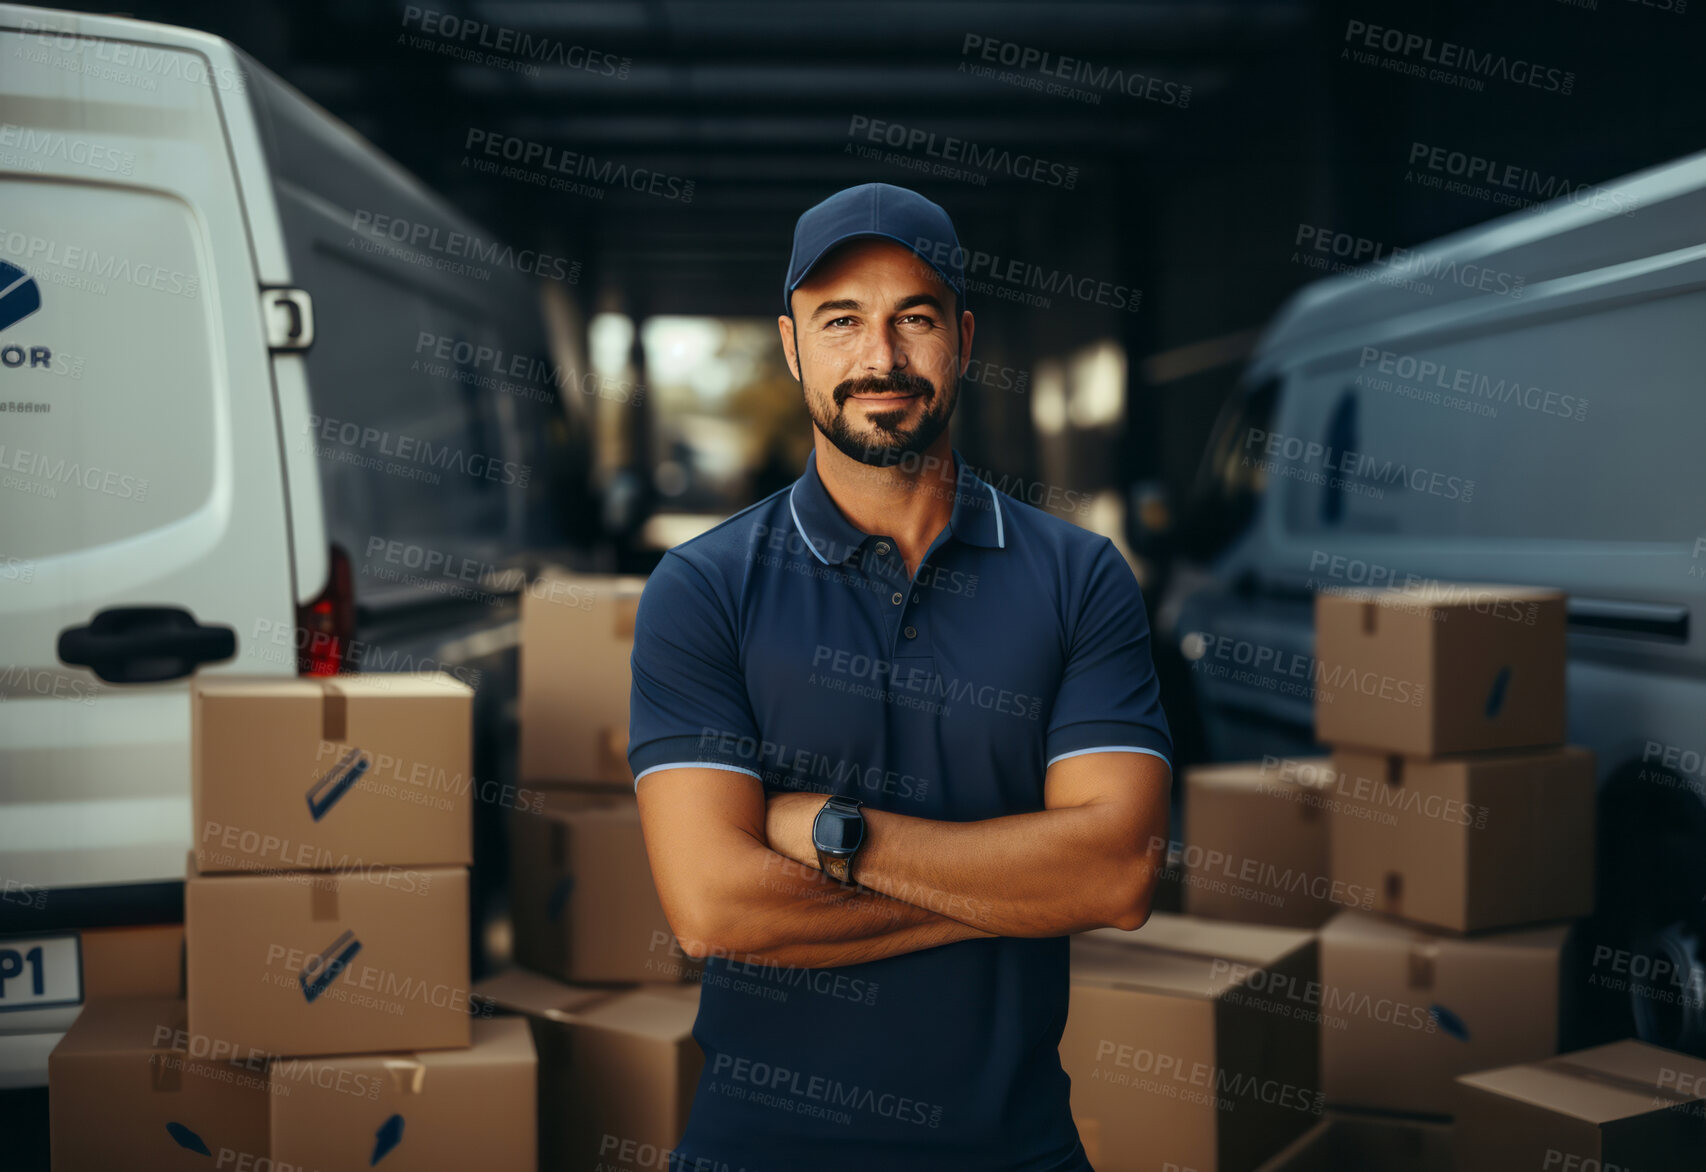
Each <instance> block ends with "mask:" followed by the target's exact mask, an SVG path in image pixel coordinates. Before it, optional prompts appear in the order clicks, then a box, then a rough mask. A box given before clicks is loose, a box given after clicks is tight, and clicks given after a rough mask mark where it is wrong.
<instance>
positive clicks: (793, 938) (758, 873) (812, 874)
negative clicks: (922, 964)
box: [682, 841, 994, 968]
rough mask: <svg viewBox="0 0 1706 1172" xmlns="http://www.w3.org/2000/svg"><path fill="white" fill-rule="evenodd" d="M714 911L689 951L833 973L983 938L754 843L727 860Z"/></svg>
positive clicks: (686, 942) (685, 942)
mask: <svg viewBox="0 0 1706 1172" xmlns="http://www.w3.org/2000/svg"><path fill="white" fill-rule="evenodd" d="M716 887H717V891H716V894H715V899H714V901H710V902H714V904H715V907H716V912H715V915H714V918H713V919H712V923H711V925H710V926H709V927H708V929H707V930H706V931H705V932H704V936H705V939H702V940H683V941H682V944H683V946H684V947H685V948H687V950H688V951H689V952H690V953H693V954H695V955H700V956H727V957H731V958H736V959H740V960H745V961H750V962H752V963H764V962H769V963H774V964H784V965H791V966H798V967H805V968H832V967H835V966H838V965H846V964H857V963H859V962H861V961H868V960H880V959H882V958H884V957H888V956H898V955H900V954H902V953H906V952H915V951H917V950H919V949H921V948H934V947H936V946H937V945H940V944H950V943H953V942H954V941H956V940H968V939H973V938H975V937H983V936H990V935H993V934H994V933H991V932H988V931H984V930H982V929H980V928H978V927H976V926H974V925H969V924H966V923H964V922H963V921H960V920H958V919H955V918H952V917H949V916H945V915H942V914H939V913H937V912H935V911H932V910H930V909H928V908H926V907H921V906H918V905H915V904H912V903H910V902H907V901H904V900H899V899H893V898H890V897H889V896H887V895H883V894H881V893H879V892H876V891H872V890H869V889H867V888H865V887H863V886H854V887H846V886H843V885H842V884H841V883H838V882H836V881H835V880H833V879H830V878H829V877H828V876H826V875H824V874H822V873H821V872H819V871H817V870H816V869H815V868H813V867H810V866H806V865H804V864H802V863H799V862H796V861H794V860H792V859H789V858H787V857H785V856H783V855H781V854H779V853H777V852H776V851H774V850H771V849H770V848H769V847H766V846H762V845H760V844H759V843H757V842H756V841H753V842H752V843H751V845H750V846H749V847H747V848H745V849H742V850H740V851H739V852H737V853H736V854H735V857H733V858H731V859H729V860H727V864H726V870H725V872H724V874H723V875H722V877H721V879H720V880H719V881H718V883H717V884H716Z"/></svg>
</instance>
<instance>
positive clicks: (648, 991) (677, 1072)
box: [475, 969, 705, 1172]
mask: <svg viewBox="0 0 1706 1172" xmlns="http://www.w3.org/2000/svg"><path fill="white" fill-rule="evenodd" d="M698 991H699V987H698V986H697V985H673V986H662V987H659V986H645V987H642V988H640V989H637V990H632V991H626V992H622V991H613V990H609V989H603V990H595V989H584V988H583V989H577V988H574V987H572V986H569V985H563V984H559V983H558V982H556V981H553V980H551V979H549V978H547V977H542V976H539V975H537V974H534V973H528V972H526V971H525V970H521V969H511V970H509V971H508V972H505V973H500V974H499V975H498V976H496V977H493V978H491V979H490V980H486V981H482V982H480V984H479V985H478V986H476V988H475V995H476V997H478V998H480V999H483V1000H489V1001H490V1002H492V1003H493V1004H495V1005H497V1006H498V1007H499V1008H501V1009H504V1010H506V1011H509V1012H512V1013H521V1014H525V1015H526V1016H527V1019H528V1022H529V1024H530V1025H531V1027H532V1029H533V1041H534V1045H535V1046H536V1047H537V1048H538V1051H539V1155H540V1160H539V1167H540V1168H541V1169H543V1170H548V1172H582V1170H587V1169H593V1168H599V1167H606V1168H627V1167H633V1168H662V1167H665V1166H666V1164H667V1155H666V1154H667V1153H668V1152H669V1151H671V1150H672V1149H673V1148H674V1147H675V1145H676V1144H677V1143H678V1142H679V1141H680V1139H681V1133H682V1131H683V1130H684V1129H685V1128H686V1126H687V1115H688V1112H689V1111H690V1110H691V1109H692V1106H693V1092H694V1090H695V1088H696V1087H697V1086H698V1083H699V1075H700V1072H701V1071H702V1070H703V1069H704V1065H705V1057H704V1054H703V1053H702V1052H701V1051H700V1049H699V1044H698V1043H697V1042H695V1041H694V1040H693V1022H694V1019H695V1018H696V1017H697V1016H698V1013H699V999H698Z"/></svg>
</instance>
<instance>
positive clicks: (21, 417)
mask: <svg viewBox="0 0 1706 1172" xmlns="http://www.w3.org/2000/svg"><path fill="white" fill-rule="evenodd" d="M3 188H4V190H5V192H6V194H5V196H4V203H5V207H6V222H5V224H4V225H3V226H0V262H4V263H3V265H0V274H4V277H3V279H0V294H3V295H4V297H5V306H6V308H5V310H4V317H5V320H6V327H5V334H4V335H0V400H4V404H3V405H0V489H3V490H4V491H3V492H0V518H3V520H0V554H3V555H6V556H13V557H48V556H52V555H56V554H63V553H67V552H70V551H73V550H78V549H88V548H93V547H95V546H102V545H109V544H111V543H113V542H115V541H119V540H121V539H123V538H127V537H134V536H136V535H137V534H141V533H146V532H148V531H150V530H154V529H159V528H160V527H162V526H164V525H168V524H170V523H172V522H174V521H178V520H180V519H182V518H184V517H186V516H188V515H189V514H191V513H192V512H194V511H195V510H196V509H197V508H200V507H201V506H203V505H205V504H207V503H208V501H209V499H210V498H211V496H212V495H213V485H214V462H215V460H216V459H217V458H218V455H217V453H220V452H224V451H227V450H228V445H226V444H223V443H216V442H215V440H214V438H213V437H214V430H215V428H217V427H220V426H224V425H225V423H224V420H225V412H224V408H223V406H222V404H223V403H224V401H225V395H226V393H227V392H225V391H224V390H223V389H222V388H221V387H220V385H219V380H220V379H221V378H222V367H221V365H220V364H219V363H216V361H215V355H216V353H217V347H216V346H215V345H214V343H213V340H212V338H211V326H212V323H213V322H214V321H216V320H217V309H216V308H215V307H213V306H210V305H209V304H208V297H209V296H210V292H211V291H210V290H209V288H208V287H207V285H206V281H205V273H204V269H203V263H202V256H201V253H200V252H199V250H198V247H197V241H198V240H199V238H200V237H199V229H198V228H197V226H196V223H195V220H194V213H193V211H192V209H190V208H189V207H187V206H186V205H184V204H183V203H180V202H178V201H176V200H172V199H168V198H165V197H164V196H159V195H154V194H150V193H149V192H146V191H143V190H141V189H139V188H134V187H118V186H111V187H109V186H103V185H97V184H84V183H57V182H51V181H46V180H36V179H22V180H17V179H14V180H11V181H8V182H6V183H5V184H4V185H3ZM32 287H33V288H32ZM38 302H39V304H38ZM31 305H34V306H35V308H33V309H28V308H27V307H28V306H31ZM26 310H27V312H26ZM232 475H233V471H232V470H231V469H226V470H225V471H224V476H225V477H226V478H227V479H229V478H230V477H231V476H232Z"/></svg>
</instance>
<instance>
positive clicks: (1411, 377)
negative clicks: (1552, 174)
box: [1173, 154, 1706, 780]
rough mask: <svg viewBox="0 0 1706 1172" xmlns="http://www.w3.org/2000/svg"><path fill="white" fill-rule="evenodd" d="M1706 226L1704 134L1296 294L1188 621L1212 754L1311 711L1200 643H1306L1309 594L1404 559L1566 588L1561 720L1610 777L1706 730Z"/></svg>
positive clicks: (1272, 652)
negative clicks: (1245, 474)
mask: <svg viewBox="0 0 1706 1172" xmlns="http://www.w3.org/2000/svg"><path fill="white" fill-rule="evenodd" d="M1590 194H1591V200H1590V198H1589V196H1590ZM1702 222H1706V154H1701V155H1695V156H1690V157H1688V158H1685V159H1682V160H1680V161H1678V162H1676V163H1672V164H1668V165H1666V166H1662V167H1656V168H1652V169H1650V170H1647V171H1643V172H1640V173H1638V174H1636V175H1632V176H1630V177H1628V178H1627V179H1624V180H1619V181H1615V182H1611V183H1606V184H1601V185H1599V186H1598V187H1597V188H1594V189H1592V191H1591V193H1578V194H1577V195H1575V196H1571V197H1566V198H1561V199H1558V200H1554V201H1553V202H1552V203H1549V204H1547V205H1544V206H1542V207H1540V208H1538V209H1534V210H1530V211H1524V212H1519V213H1516V214H1514V215H1510V216H1506V217H1503V218H1501V219H1498V220H1495V221H1492V222H1491V223H1488V224H1485V225H1481V226H1478V227H1476V228H1472V229H1469V230H1466V231H1464V232H1460V233H1456V234H1454V235H1452V236H1448V237H1446V238H1444V239H1442V240H1440V241H1435V242H1432V243H1429V244H1425V245H1422V246H1420V247H1418V248H1417V249H1415V250H1413V251H1412V252H1411V253H1410V254H1409V256H1407V257H1404V258H1400V259H1398V260H1396V261H1392V262H1390V263H1382V264H1376V265H1371V266H1367V267H1364V268H1363V269H1360V270H1356V271H1353V272H1350V273H1346V274H1344V275H1342V276H1338V277H1334V278H1330V279H1328V280H1324V281H1320V282H1317V283H1316V284H1314V285H1311V286H1309V287H1307V288H1305V289H1304V290H1301V291H1300V292H1299V293H1298V294H1296V295H1295V296H1294V297H1293V298H1292V299H1291V300H1290V301H1288V302H1287V304H1286V306H1285V307H1284V308H1282V310H1281V311H1280V312H1279V314H1278V315H1277V316H1276V318H1275V320H1274V322H1273V324H1272V325H1271V326H1270V328H1269V329H1268V331H1267V332H1266V333H1265V334H1264V336H1263V338H1262V340H1261V342H1260V343H1259V344H1258V347H1257V350H1256V353H1255V355H1254V357H1253V358H1252V361H1251V365H1250V368H1249V370H1248V372H1247V374H1246V376H1245V380H1244V383H1245V385H1246V386H1247V387H1250V388H1254V387H1256V386H1259V385H1262V384H1264V383H1269V382H1271V381H1274V380H1277V382H1278V385H1279V387H1280V390H1279V393H1278V396H1277V401H1276V405H1275V406H1274V408H1273V410H1272V413H1271V416H1270V417H1269V418H1267V419H1266V420H1262V421H1259V422H1258V423H1257V424H1256V425H1254V426H1249V427H1245V428H1243V429H1242V432H1241V435H1240V444H1239V445H1238V451H1239V454H1238V455H1237V457H1236V459H1239V460H1256V461H1263V462H1264V465H1263V467H1262V469H1261V471H1262V475H1263V484H1262V487H1261V489H1260V492H1259V496H1258V503H1257V506H1256V512H1255V515H1254V517H1253V519H1252V521H1251V524H1250V525H1249V527H1248V528H1247V529H1246V530H1245V531H1244V532H1243V533H1242V534H1240V536H1239V537H1237V538H1236V539H1235V540H1233V541H1232V542H1231V543H1230V544H1229V545H1228V546H1227V547H1226V548H1225V549H1224V550H1223V551H1222V553H1221V554H1220V556H1219V557H1218V558H1217V560H1216V562H1215V564H1214V582H1213V583H1212V584H1211V585H1209V586H1208V587H1206V588H1203V589H1198V590H1196V591H1194V592H1193V593H1191V594H1190V595H1189V596H1188V597H1186V598H1184V599H1183V601H1182V603H1181V604H1180V607H1179V616H1180V617H1179V620H1178V622H1177V624H1176V626H1175V628H1174V631H1173V635H1174V637H1175V638H1177V639H1179V640H1180V641H1181V642H1180V646H1181V650H1182V651H1183V652H1184V653H1185V656H1186V658H1187V660H1191V661H1192V666H1193V671H1192V674H1191V679H1192V686H1193V689H1194V690H1195V691H1196V693H1197V698H1198V702H1199V704H1200V706H1201V711H1202V715H1203V718H1204V724H1205V731H1206V733H1207V736H1208V745H1209V752H1210V756H1211V758H1212V759H1216V760H1224V759H1231V758H1235V757H1239V756H1248V755H1252V754H1251V750H1252V749H1254V750H1255V753H1254V755H1258V756H1259V755H1260V754H1261V753H1262V752H1273V751H1276V747H1277V751H1296V752H1311V751H1314V749H1315V742H1314V738H1313V733H1312V721H1313V707H1312V701H1311V698H1310V695H1309V692H1308V689H1307V688H1303V689H1299V690H1298V691H1299V693H1300V694H1295V695H1287V694H1284V692H1283V690H1282V688H1281V687H1280V686H1279V685H1280V684H1283V681H1275V680H1273V679H1266V680H1263V679H1260V678H1257V677H1248V676H1247V677H1246V678H1244V679H1234V678H1232V674H1231V673H1222V672H1218V671H1216V670H1213V668H1212V662H1211V660H1210V658H1209V657H1208V656H1207V655H1204V654H1203V653H1202V650H1203V647H1204V646H1205V645H1207V646H1211V647H1212V646H1214V644H1213V643H1212V641H1213V640H1224V641H1226V642H1225V643H1224V644H1222V646H1223V647H1224V646H1234V645H1247V646H1249V647H1250V648H1252V649H1257V648H1262V649H1266V651H1265V654H1266V655H1267V656H1268V657H1269V658H1271V659H1275V660H1278V659H1280V658H1281V657H1283V656H1296V657H1301V661H1302V662H1305V663H1307V662H1309V657H1310V656H1311V655H1312V652H1313V613H1312V610H1311V608H1310V607H1309V606H1308V604H1307V600H1308V598H1309V596H1310V594H1311V593H1312V592H1314V591H1318V590H1333V589H1350V588H1355V587H1359V586H1367V585H1382V584H1388V583H1391V584H1402V582H1403V581H1404V580H1405V579H1406V578H1407V577H1408V578H1414V579H1438V580H1442V581H1471V582H1508V583H1516V584H1524V583H1526V584H1534V585H1543V586H1554V587H1558V588H1561V589H1563V590H1565V591H1566V592H1567V593H1568V594H1569V596H1570V599H1571V630H1570V636H1569V653H1570V665H1569V689H1570V692H1569V704H1570V723H1569V729H1570V739H1571V740H1572V741H1573V742H1576V743H1580V744H1584V745H1587V746H1588V747H1590V748H1592V749H1594V750H1595V752H1596V754H1597V755H1598V764H1599V768H1600V773H1601V779H1602V780H1603V779H1604V778H1605V776H1607V775H1608V774H1610V773H1611V772H1612V771H1614V770H1615V769H1616V768H1617V767H1619V766H1621V765H1623V764H1626V763H1627V762H1629V761H1630V760H1639V759H1641V757H1642V754H1643V753H1650V752H1651V745H1653V744H1660V745H1670V746H1684V747H1691V748H1693V749H1696V750H1706V734H1702V733H1701V732H1699V730H1698V721H1697V714H1698V712H1700V711H1702V708H1701V707H1700V706H1701V704H1702V703H1703V702H1706V645H1703V644H1702V641H1701V640H1699V639H1697V638H1693V637H1691V633H1690V626H1691V623H1694V622H1698V621H1699V619H1700V610H1701V606H1702V603H1706V520H1703V519H1702V514H1701V512H1700V505H1701V502H1702V501H1706V479H1703V478H1702V474H1701V473H1700V472H1699V471H1698V462H1697V459H1695V458H1692V457H1691V456H1690V453H1691V452H1692V451H1694V450H1695V449H1697V447H1698V437H1699V436H1700V435H1702V434H1706V397H1702V396H1701V395H1700V394H1699V386H1700V383H1699V372H1700V371H1701V370H1702V369H1703V368H1706V334H1703V333H1702V331H1700V330H1699V328H1698V322H1699V321H1700V320H1701V319H1702V316H1703V315H1706V245H1702V244H1701V242H1700V235H1699V225H1700V224H1701V223H1702ZM1465 272H1467V273H1468V274H1469V275H1470V276H1469V277H1468V278H1466V277H1465V276H1464V274H1465ZM1501 274H1502V275H1503V276H1504V277H1510V278H1514V277H1521V278H1522V280H1521V281H1520V282H1516V281H1514V280H1506V281H1504V283H1503V285H1502V286H1501V285H1500V283H1499V275H1501ZM1471 278H1472V280H1473V282H1480V283H1483V284H1485V285H1486V286H1487V287H1486V288H1485V289H1469V288H1467V287H1465V283H1464V282H1465V281H1469V280H1470V279H1471ZM1329 452H1330V453H1331V454H1328V453H1329ZM1334 480H1337V481H1338V485H1337V487H1336V488H1335V487H1333V486H1332V484H1331V483H1330V482H1332V481H1334ZM1335 497H1336V498H1337V499H1333V498H1335ZM1607 614H1609V615H1612V616H1620V615H1629V616H1634V617H1635V618H1636V619H1638V620H1640V621H1634V622H1616V621H1613V622H1609V623H1607V622H1603V621H1596V617H1603V616H1605V615H1607ZM1643 616H1648V617H1643ZM1193 652H1194V653H1195V655H1193ZM1252 654H1254V651H1253V650H1252ZM1286 662H1292V661H1291V660H1286ZM1305 682H1306V681H1305ZM1691 713H1692V714H1696V715H1691ZM1263 746H1267V747H1265V748H1264V747H1263Z"/></svg>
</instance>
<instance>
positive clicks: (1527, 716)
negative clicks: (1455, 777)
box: [1315, 584, 1565, 757]
mask: <svg viewBox="0 0 1706 1172" xmlns="http://www.w3.org/2000/svg"><path fill="white" fill-rule="evenodd" d="M1564 630H1565V608H1564V595H1563V594H1562V593H1560V592H1559V591H1556V590H1544V589H1538V588H1533V587H1525V586H1486V585H1479V584H1473V585H1472V584H1462V585H1457V584H1437V585H1430V586H1427V587H1423V588H1420V589H1406V590H1352V591H1344V592H1339V593H1332V594H1317V595H1316V596H1315V659H1316V671H1315V736H1316V739H1317V740H1320V741H1322V742H1323V743H1326V744H1330V745H1336V746H1337V745H1346V746H1358V747H1362V748H1369V749H1375V750H1385V751H1388V752H1393V753H1409V754H1412V755H1415V756H1420V757H1435V756H1440V755H1442V754H1446V753H1472V752H1479V751H1481V750H1485V749H1517V748H1525V747H1530V746H1540V745H1557V744H1562V743H1563V741H1564Z"/></svg>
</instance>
